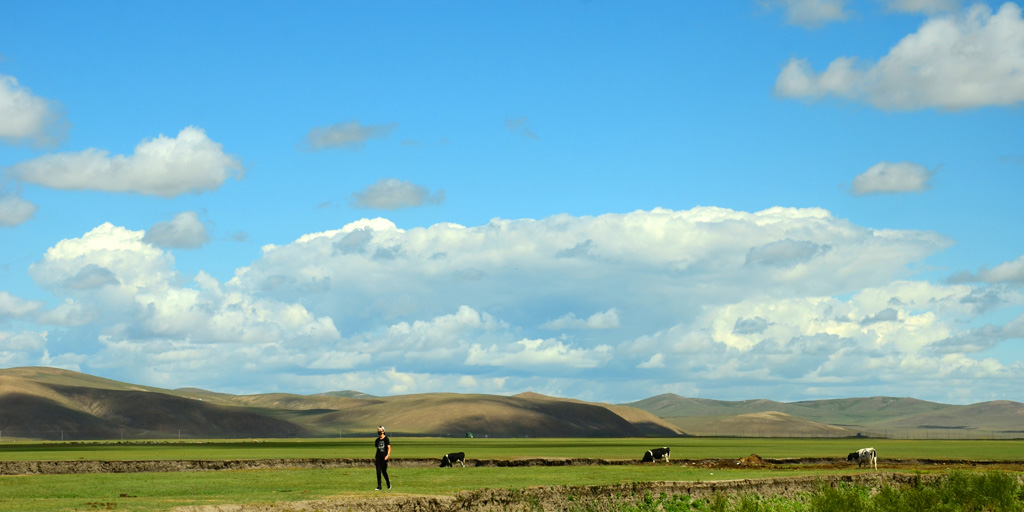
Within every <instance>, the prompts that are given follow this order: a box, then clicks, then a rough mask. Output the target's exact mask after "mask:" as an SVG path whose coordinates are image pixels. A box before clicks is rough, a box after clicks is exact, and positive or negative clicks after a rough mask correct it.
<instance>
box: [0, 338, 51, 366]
mask: <svg viewBox="0 0 1024 512" xmlns="http://www.w3.org/2000/svg"><path fill="white" fill-rule="evenodd" d="M46 338H47V333H45V332H31V331H29V332H4V331H0V366H3V367H11V366H32V365H39V364H42V363H43V356H44V351H45V349H46Z"/></svg>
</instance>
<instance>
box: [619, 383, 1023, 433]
mask: <svg viewBox="0 0 1024 512" xmlns="http://www.w3.org/2000/svg"><path fill="white" fill-rule="evenodd" d="M626 405H628V406H631V407H635V408H638V409H643V410H645V411H648V412H651V413H653V414H656V415H658V416H660V417H662V418H665V419H667V420H668V421H670V422H671V423H672V424H674V425H676V426H678V427H679V428H681V429H683V430H685V431H687V432H688V433H690V434H693V435H728V436H751V435H752V436H779V437H786V436H803V435H815V436H822V437H835V436H840V437H841V436H844V435H851V434H852V435H856V434H857V433H861V434H863V435H870V436H885V437H910V438H951V439H960V438H967V437H1024V426H1022V425H1024V404H1021V403H1019V402H1012V401H998V402H984V403H980V404H973V405H948V404H941V403H936V402H928V401H925V400H918V399H915V398H895V397H865V398H844V399H833V400H812V401H801V402H791V403H786V402H774V401H771V400H742V401H723V400H708V399H701V398H686V397H681V396H678V395H674V394H671V393H669V394H664V395H658V396H654V397H651V398H647V399H644V400H640V401H637V402H632V403H629V404H626Z"/></svg>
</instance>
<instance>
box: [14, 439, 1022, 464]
mask: <svg viewBox="0 0 1024 512" xmlns="http://www.w3.org/2000/svg"><path fill="white" fill-rule="evenodd" d="M372 441H373V437H372V436H370V437H367V438H358V439H353V438H344V439H329V440H327V439H296V440H271V441H260V442H256V441H251V440H250V441H227V440H224V441H205V442H176V441H168V442H164V443H138V442H135V443H113V442H76V443H56V442H52V443H23V442H19V443H3V444H0V460H191V459H202V460H232V459H236V460H237V459H306V458H369V457H371V456H372V446H373V445H372ZM392 445H393V447H394V450H395V454H396V455H395V456H396V457H398V458H403V457H406V458H440V456H441V454H444V453H447V452H451V451H464V452H466V454H467V456H468V457H469V458H470V459H490V458H493V459H515V458H530V457H564V458H603V459H619V460H636V459H639V458H640V456H641V455H642V454H643V452H644V451H645V450H647V449H648V448H651V447H655V446H669V447H671V448H672V458H673V459H711V458H740V457H746V456H748V455H750V454H752V453H756V454H758V455H760V456H761V457H766V458H803V457H814V458H845V457H846V454H847V453H849V452H851V451H854V450H856V449H858V448H863V447H865V446H873V447H875V448H876V449H877V450H878V454H879V458H880V459H881V460H882V461H884V460H885V459H954V460H962V459H971V460H1024V440H939V441H936V440H915V439H911V440H896V439H794V438H782V439H759V438H714V437H693V438H664V439H650V438H632V439H630V438H627V439H623V438H599V439H594V438H587V439H576V438H543V439H539V438H531V439H479V438H477V439H465V438H423V437H400V436H396V437H393V438H392Z"/></svg>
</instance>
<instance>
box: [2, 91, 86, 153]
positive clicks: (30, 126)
mask: <svg viewBox="0 0 1024 512" xmlns="http://www.w3.org/2000/svg"><path fill="white" fill-rule="evenodd" d="M70 126H71V123H69V122H68V120H67V119H66V118H65V117H64V114H63V112H61V108H60V106H59V105H58V104H57V103H56V102H54V101H51V100H47V99H45V98H40V97H39V96H36V95H34V94H32V91H30V90H29V89H28V88H27V87H24V86H22V85H20V84H18V79H16V78H14V77H13V76H9V75H4V74H3V73H0V140H3V141H5V142H7V143H9V144H22V143H27V144H30V145H34V146H56V145H59V144H60V143H61V142H63V141H64V139H65V138H66V137H67V132H68V128H69V127H70Z"/></svg>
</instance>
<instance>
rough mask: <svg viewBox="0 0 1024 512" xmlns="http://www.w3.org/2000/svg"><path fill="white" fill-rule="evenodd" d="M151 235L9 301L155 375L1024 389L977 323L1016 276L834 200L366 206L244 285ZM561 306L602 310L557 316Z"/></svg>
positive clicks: (56, 251) (447, 385)
mask: <svg viewBox="0 0 1024 512" xmlns="http://www.w3.org/2000/svg"><path fill="white" fill-rule="evenodd" d="M143 238H144V233H143V232H142V231H132V230H128V229H125V228H121V227H116V226H113V225H110V224H104V225H101V226H98V227H97V228H95V229H93V230H92V231H90V232H88V233H86V234H85V235H83V236H82V237H80V238H76V239H69V240H64V241H61V242H60V243H58V244H56V245H54V247H52V248H51V249H50V250H48V251H47V253H46V254H45V255H44V257H43V258H42V259H41V260H40V261H39V262H37V263H36V264H35V265H33V266H32V268H31V273H32V275H33V276H34V277H35V278H36V280H37V282H39V284H41V285H42V286H44V287H45V288H47V289H48V290H50V291H52V292H53V293H54V295H55V296H56V297H57V298H58V299H63V301H64V302H63V304H61V305H60V306H57V307H56V308H54V309H52V310H48V311H42V310H41V309H39V308H37V309H35V310H32V311H29V309H30V308H28V307H27V305H26V304H25V303H24V302H19V301H16V300H8V301H7V302H9V303H11V304H15V305H16V306H17V307H15V306H7V307H6V309H5V311H8V312H9V313H8V316H12V315H11V313H10V312H13V311H17V315H20V317H19V318H26V319H27V318H33V319H36V321H43V320H44V319H46V320H47V321H50V322H52V323H53V324H55V325H61V332H62V336H61V337H62V339H65V340H71V339H75V340H78V344H77V345H76V351H75V353H74V354H72V353H70V352H68V353H64V354H62V353H57V354H55V355H54V357H53V358H52V359H54V360H56V358H59V357H64V356H67V360H66V364H81V365H84V366H86V367H87V368H91V369H97V368H108V367H109V368H119V369H121V370H118V371H121V372H127V371H131V372H136V375H133V376H131V377H132V378H131V379H128V376H123V377H124V378H126V379H128V380H132V379H140V380H136V381H143V382H147V383H154V385H159V384H158V383H160V382H163V381H167V382H172V383H173V384H174V385H175V386H183V385H197V386H200V387H208V388H209V387H213V388H215V389H219V390H225V391H229V392H230V391H232V390H236V391H244V390H248V391H260V392H265V391H269V390H268V389H267V388H268V387H271V386H309V388H305V389H302V388H300V389H296V388H295V387H290V388H286V389H289V390H291V391H299V392H301V391H309V392H319V391H324V390H325V389H331V388H332V387H333V388H335V389H358V390H361V391H366V392H370V393H397V392H423V391H428V390H433V391H450V390H453V389H460V390H467V391H470V390H474V391H480V392H519V391H522V390H527V389H531V390H537V391H541V390H543V391H545V392H550V393H553V394H559V393H561V394H565V395H568V396H576V397H585V396H593V397H594V398H597V399H601V400H608V399H613V400H615V399H619V398H616V397H621V398H632V399H637V398H644V397H646V396H650V393H651V392H652V391H653V390H704V391H705V392H708V393H716V394H718V396H721V397H728V396H736V395H745V394H746V393H745V392H743V390H744V389H749V387H750V386H759V388H760V389H765V390H766V392H769V391H775V388H771V386H778V389H779V394H774V395H773V396H779V397H780V398H781V397H786V396H794V397H796V398H801V397H803V396H802V395H801V393H804V390H805V389H806V388H810V387H814V388H816V389H826V390H829V392H833V391H835V392H840V391H842V390H843V389H847V387H851V388H852V387H857V386H860V389H870V390H871V392H872V393H875V394H887V390H888V392H891V391H892V389H891V388H886V387H885V386H886V385H888V384H886V381H878V380H874V381H870V382H869V381H866V380H865V379H866V377H865V375H864V373H863V372H857V371H853V370H851V368H863V367H865V365H866V366H867V367H870V368H875V369H877V370H878V372H877V373H879V374H886V375H892V376H893V379H894V380H893V382H895V379H897V378H898V379H900V383H901V384H903V383H913V384H914V385H919V386H925V385H926V384H931V383H932V379H933V376H932V375H931V374H929V372H932V373H935V372H938V371H939V370H940V369H945V370H943V371H948V372H949V373H948V375H951V376H957V378H964V379H969V378H982V376H987V377H984V378H993V379H1004V380H1005V379H1010V380H1007V381H1006V382H1007V386H1009V385H1010V383H1012V382H1013V381H1012V378H1011V377H1007V373H1006V372H1007V370H1006V369H1007V368H1010V365H1008V364H1006V363H999V362H995V363H994V362H992V361H987V360H986V358H985V357H984V354H981V353H980V351H984V350H987V349H988V348H991V347H994V346H996V345H997V344H999V343H1002V342H1004V341H1005V340H1007V339H1011V338H1009V336H1011V335H1012V333H1013V332H1016V331H1015V330H1014V329H1013V328H1012V326H999V325H997V324H993V325H992V326H991V327H990V328H988V329H987V330H984V329H981V328H978V330H975V331H971V330H968V329H967V328H966V327H965V326H966V325H969V324H970V323H971V322H973V321H975V319H976V318H977V315H978V314H979V313H980V312H983V311H994V310H998V309H1000V308H1006V307H1015V306H1014V305H1017V306H1019V305H1021V304H1024V298H1022V297H1021V296H1020V294H1019V293H1017V292H1015V291H1013V290H1012V289H1008V288H1001V287H998V288H997V287H987V288H981V287H977V286H972V285H967V284H957V285H944V286H936V285H932V284H929V283H927V282H918V281H913V280H906V279H901V278H903V277H906V276H908V275H909V272H908V266H911V265H914V264H916V263H917V262H919V261H921V260H922V259H923V258H925V257H927V256H928V255H930V254H933V253H935V252H937V251H940V250H941V249H943V248H944V247H946V246H948V244H949V241H948V240H947V239H945V238H943V237H941V236H938V235H936V234H934V233H927V232H916V231H897V230H872V229H867V228H863V227H859V226H856V225H853V224H852V223H850V222H849V221H845V220H842V219H837V218H835V217H833V216H832V215H831V214H830V213H829V212H827V211H824V210H820V209H795V208H771V209H768V210H764V211H760V212H754V213H748V212H741V211H734V210H728V209H723V208H694V209H692V210H685V211H672V210H665V209H656V210H653V211H636V212H631V213H627V214H608V215H601V216H597V217H574V216H570V215H557V216H554V217H550V218H545V219H539V220H532V219H520V220H501V219H494V220H492V221H491V222H489V223H487V224H484V225H482V226H471V227H466V226H460V225H455V224H437V225H433V226H430V227H426V228H415V229H409V230H403V229H399V228H398V227H397V226H395V224H394V223H393V222H391V221H389V220H386V219H379V218H378V219H363V220H360V221H357V222H353V223H350V224H348V225H345V226H343V227H342V228H340V229H335V230H328V231H323V232H317V233H310V234H307V235H303V236H301V237H299V238H298V239H297V240H295V241H294V242H292V243H290V244H285V245H279V246H277V245H268V246H266V247H264V248H263V254H262V256H261V257H260V258H258V259H257V260H256V261H254V262H253V263H252V264H251V265H250V266H247V267H243V268H239V269H238V270H237V271H236V273H235V276H234V278H232V279H231V280H229V281H228V282H226V283H221V282H219V281H218V280H216V279H214V278H213V277H212V276H210V275H208V274H206V273H205V272H199V273H198V274H197V275H196V276H195V277H194V278H193V279H192V280H191V281H189V280H187V279H185V278H183V277H182V276H180V275H179V274H178V272H177V271H176V270H175V268H174V258H173V257H172V256H171V255H170V254H168V253H166V252H165V251H163V250H161V249H160V248H158V247H155V246H154V245H152V244H149V243H146V242H145V241H144V240H143ZM638 247H642V248H643V250H642V251H641V250H637V248H638ZM825 248H827V249H825ZM5 298H7V299H9V298H10V297H5ZM0 302H2V301H0ZM610 304H615V307H614V308H611V307H609V305H610ZM552 311H555V312H566V311H570V312H587V313H588V314H589V316H587V317H585V318H584V317H577V316H575V314H574V313H565V314H562V316H560V317H558V318H556V319H554V320H551V321H548V322H543V319H546V318H547V319H549V318H552V313H551V312H552ZM18 321H21V320H18ZM552 329H553V330H555V331H558V332H555V333H552V332H551V330H552ZM97 333H98V334H97ZM51 350H52V349H51ZM81 354H85V356H84V359H81V360H80V359H79V355H81ZM949 355H956V358H948V357H947V356H949ZM36 357H38V356H36ZM223 368H232V369H234V370H235V371H232V372H230V373H228V372H224V371H222V370H223ZM567 369H568V370H567ZM638 369H640V370H642V371H641V372H638V371H637V370H638ZM570 375H571V376H570ZM118 377H122V376H118ZM142 379H144V380H142ZM666 382H672V384H671V385H667V384H666ZM868 384H870V385H871V386H874V387H868ZM324 386H331V387H326V388H325V387H324ZM798 388H799V391H796V389H798ZM860 394H863V393H860ZM924 396H929V395H924ZM739 397H741V398H749V396H739Z"/></svg>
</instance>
